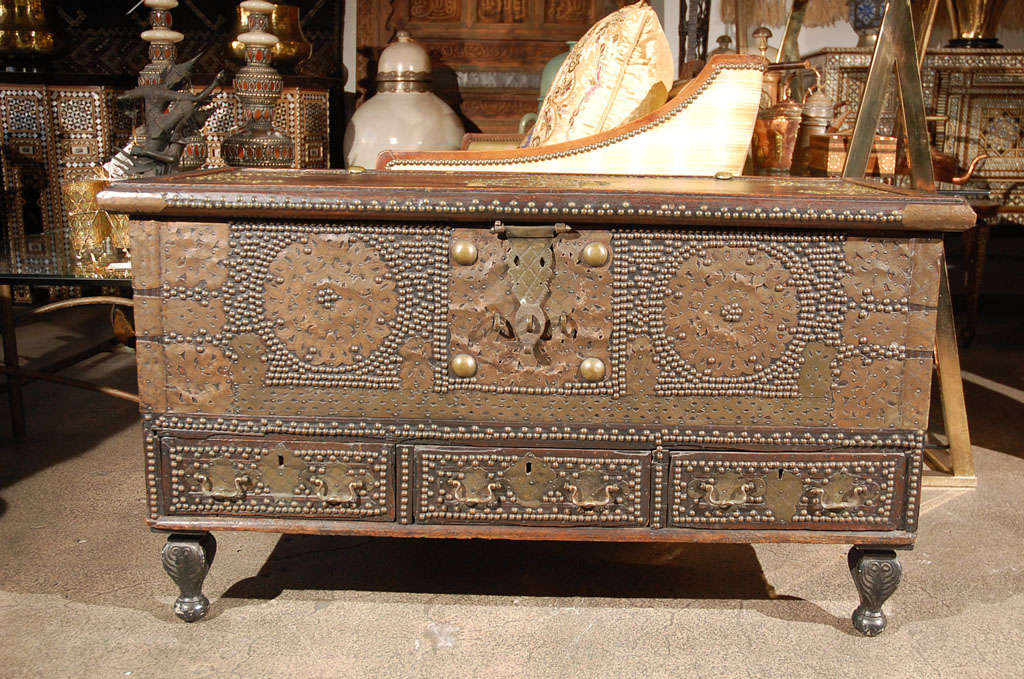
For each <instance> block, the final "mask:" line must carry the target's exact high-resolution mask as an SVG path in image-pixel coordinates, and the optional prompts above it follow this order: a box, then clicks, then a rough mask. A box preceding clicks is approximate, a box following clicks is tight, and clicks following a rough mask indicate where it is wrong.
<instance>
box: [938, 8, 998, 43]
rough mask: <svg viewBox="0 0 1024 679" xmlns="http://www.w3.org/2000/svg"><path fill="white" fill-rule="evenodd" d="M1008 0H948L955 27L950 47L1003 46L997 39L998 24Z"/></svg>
mask: <svg viewBox="0 0 1024 679" xmlns="http://www.w3.org/2000/svg"><path fill="white" fill-rule="evenodd" d="M1005 7H1006V0H947V2H946V8H947V9H948V10H949V22H950V24H951V25H952V27H953V39H952V40H950V41H949V46H950V47H988V48H995V49H998V48H1000V47H1002V45H1000V44H999V41H998V40H997V39H996V25H997V24H998V23H999V17H1000V15H1001V14H1002V13H1003V9H1004V8H1005Z"/></svg>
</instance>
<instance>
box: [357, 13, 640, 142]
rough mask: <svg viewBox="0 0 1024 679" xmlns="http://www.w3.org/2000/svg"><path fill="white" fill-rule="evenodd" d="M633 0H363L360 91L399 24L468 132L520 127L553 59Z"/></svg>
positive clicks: (359, 37) (359, 36) (436, 88)
mask: <svg viewBox="0 0 1024 679" xmlns="http://www.w3.org/2000/svg"><path fill="white" fill-rule="evenodd" d="M629 1H630V0H359V5H358V13H359V15H358V26H357V51H358V54H359V62H358V66H357V68H358V77H359V85H360V91H361V92H362V93H364V94H365V93H366V92H372V90H373V76H374V73H375V69H376V57H377V56H378V55H379V54H380V51H381V50H382V49H383V48H384V47H385V46H386V45H387V44H388V42H389V41H390V40H391V39H392V38H393V36H394V34H395V31H397V30H398V29H405V30H408V31H409V32H410V33H411V34H412V36H413V38H415V39H416V40H418V41H419V42H420V43H421V44H423V46H424V47H426V48H427V50H428V51H429V52H430V56H431V59H432V61H433V67H434V91H435V92H436V93H437V94H438V95H439V96H440V97H442V98H443V99H444V100H445V101H447V102H448V103H449V104H451V105H452V106H454V107H455V108H456V110H457V111H459V112H460V113H461V114H462V115H463V116H464V118H465V120H466V122H468V123H469V124H468V125H467V131H473V129H474V127H476V128H479V130H480V131H482V132H489V133H503V132H515V131H516V128H517V126H518V123H519V119H520V118H521V117H522V115H523V114H524V113H527V112H529V111H534V110H536V108H537V91H538V88H539V86H540V73H541V71H542V70H543V68H544V64H546V63H547V61H548V60H549V59H551V57H553V56H555V55H557V54H561V53H562V52H564V51H565V50H566V49H568V47H567V46H566V44H565V43H566V41H568V40H577V39H579V37H580V36H582V35H583V34H584V33H586V31H587V29H588V28H590V26H591V25H592V24H593V23H594V22H596V21H597V20H598V19H600V18H601V17H603V16H605V15H606V14H608V13H609V12H611V11H614V10H616V9H618V8H619V7H620V6H623V5H626V4H629Z"/></svg>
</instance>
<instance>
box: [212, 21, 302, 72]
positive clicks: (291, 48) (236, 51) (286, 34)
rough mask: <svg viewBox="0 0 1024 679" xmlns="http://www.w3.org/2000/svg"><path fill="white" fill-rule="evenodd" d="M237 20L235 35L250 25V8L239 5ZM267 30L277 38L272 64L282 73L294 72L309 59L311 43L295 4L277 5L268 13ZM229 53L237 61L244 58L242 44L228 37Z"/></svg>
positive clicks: (243, 46)
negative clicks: (304, 33)
mask: <svg viewBox="0 0 1024 679" xmlns="http://www.w3.org/2000/svg"><path fill="white" fill-rule="evenodd" d="M236 18H237V20H238V21H237V23H236V24H235V30H234V32H233V33H232V35H238V34H239V33H242V32H244V31H245V30H246V27H247V26H248V25H249V10H247V9H245V8H244V7H241V6H239V7H238V12H237V17H236ZM269 32H270V33H273V34H274V35H276V36H277V39H278V40H279V41H280V42H278V43H277V45H275V46H274V52H273V56H274V61H273V63H274V66H275V67H277V68H278V69H279V70H280V71H282V72H285V73H294V72H295V69H296V68H298V66H299V64H301V63H302V62H304V61H305V60H306V59H309V55H310V54H312V53H313V46H312V45H310V44H309V42H308V41H307V40H306V36H304V35H303V34H302V23H301V22H300V21H299V8H298V7H296V6H295V5H277V7H275V8H274V12H273V13H272V14H271V15H270V29H269ZM231 56H232V57H234V58H235V59H237V60H238V61H245V45H243V44H242V43H241V42H239V41H238V40H232V41H231Z"/></svg>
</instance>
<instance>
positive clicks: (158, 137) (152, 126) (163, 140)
mask: <svg viewBox="0 0 1024 679" xmlns="http://www.w3.org/2000/svg"><path fill="white" fill-rule="evenodd" d="M200 56H202V55H201V54H200V55H196V56H195V57H193V58H192V59H190V60H188V61H185V62H183V63H180V64H174V65H173V66H169V67H168V68H167V69H165V70H164V72H163V73H162V74H161V77H160V81H159V82H158V83H156V84H150V85H143V86H140V87H136V88H134V89H132V90H129V91H127V92H125V93H124V94H122V95H121V96H120V97H118V99H119V101H122V102H128V101H138V100H142V102H143V104H144V118H145V124H144V126H143V130H142V136H141V139H140V141H138V142H136V143H132V144H129V145H128V146H127V147H126V148H125V149H123V150H122V151H121V152H119V153H118V154H117V156H115V157H114V159H113V161H112V162H111V163H110V164H109V166H108V170H109V171H110V172H111V174H112V175H120V176H123V177H154V176H160V175H165V174H169V173H171V172H173V171H174V170H175V169H176V168H177V165H178V160H179V159H180V158H181V152H182V151H183V150H184V148H185V144H186V142H187V140H188V138H189V137H191V136H193V135H195V134H196V132H198V131H199V130H200V129H201V128H202V126H203V125H204V124H205V123H206V121H207V119H208V118H209V117H210V116H211V115H213V112H214V108H213V106H212V103H211V100H212V98H213V94H214V92H215V91H216V89H217V87H219V86H220V84H221V82H222V81H223V79H224V72H223V71H221V72H220V73H218V74H217V76H216V77H215V78H214V79H213V82H212V83H210V84H209V85H208V86H207V87H206V88H205V89H204V90H203V91H202V92H200V93H199V94H192V92H191V86H192V80H191V74H192V69H193V67H194V66H195V64H196V62H197V61H198V60H199V57H200Z"/></svg>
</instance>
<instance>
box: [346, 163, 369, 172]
mask: <svg viewBox="0 0 1024 679" xmlns="http://www.w3.org/2000/svg"><path fill="white" fill-rule="evenodd" d="M363 172H366V168H365V167H363V166H362V165H349V166H348V173H349V174H362V173H363Z"/></svg>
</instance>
